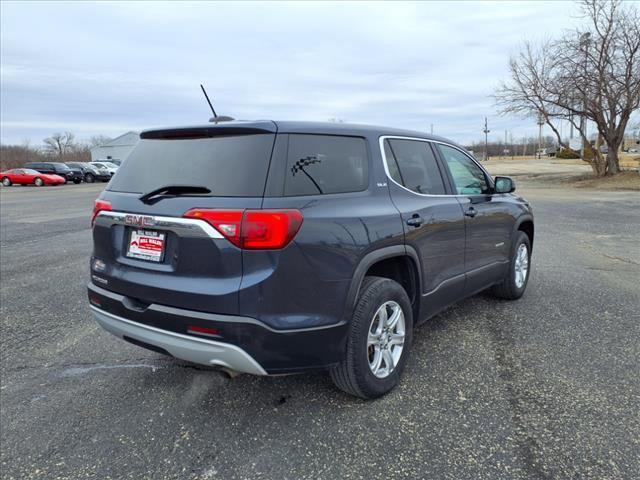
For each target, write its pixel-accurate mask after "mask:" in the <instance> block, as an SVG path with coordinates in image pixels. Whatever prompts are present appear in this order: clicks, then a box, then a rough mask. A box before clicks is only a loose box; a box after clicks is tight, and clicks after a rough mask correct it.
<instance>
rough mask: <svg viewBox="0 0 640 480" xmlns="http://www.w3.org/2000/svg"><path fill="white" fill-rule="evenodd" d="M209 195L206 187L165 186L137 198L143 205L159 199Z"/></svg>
mask: <svg viewBox="0 0 640 480" xmlns="http://www.w3.org/2000/svg"><path fill="white" fill-rule="evenodd" d="M207 193H211V190H209V189H208V188H207V187H199V186H196V185H166V186H164V187H160V188H156V189H154V190H151V191H150V192H147V193H145V194H143V195H141V196H140V197H139V199H140V201H141V202H143V203H153V201H152V200H153V199H154V198H157V199H159V197H166V196H171V197H177V196H179V195H205V194H207Z"/></svg>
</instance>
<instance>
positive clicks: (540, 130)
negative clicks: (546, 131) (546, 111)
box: [537, 114, 544, 158]
mask: <svg viewBox="0 0 640 480" xmlns="http://www.w3.org/2000/svg"><path fill="white" fill-rule="evenodd" d="M543 125H544V118H543V116H542V114H539V115H538V155H537V157H538V158H542V126H543Z"/></svg>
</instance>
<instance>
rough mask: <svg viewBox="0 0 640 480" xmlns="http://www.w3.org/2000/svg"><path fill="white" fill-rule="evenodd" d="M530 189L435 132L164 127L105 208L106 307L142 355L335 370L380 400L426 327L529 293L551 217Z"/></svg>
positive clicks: (98, 224)
mask: <svg viewBox="0 0 640 480" xmlns="http://www.w3.org/2000/svg"><path fill="white" fill-rule="evenodd" d="M514 189H515V185H514V182H513V181H512V180H511V179H510V178H508V177H496V178H495V179H492V178H491V176H490V175H489V174H487V172H486V171H485V170H484V169H483V168H482V167H481V166H480V165H479V164H478V163H477V162H476V161H475V160H474V158H473V157H472V156H470V155H469V154H468V153H467V152H466V151H465V150H464V149H463V148H461V147H459V146H457V145H455V144H454V143H452V142H450V141H448V140H445V139H443V138H437V137H432V136H427V135H424V134H422V133H419V132H412V131H404V130H394V129H388V128H380V127H370V126H362V125H346V124H323V123H305V122H273V121H256V122H226V123H218V124H208V125H204V126H195V127H181V128H171V129H162V130H149V131H146V132H143V133H142V134H141V135H140V142H139V143H138V144H137V146H136V147H135V149H134V150H133V152H132V153H131V155H130V156H129V157H128V159H127V161H126V162H124V163H123V165H122V166H121V167H120V169H119V170H118V172H117V173H116V174H115V176H114V177H113V179H112V180H111V183H110V184H109V186H108V187H107V189H106V190H105V191H104V192H103V193H102V194H101V195H100V197H99V199H98V200H96V204H95V209H94V214H93V240H94V251H93V256H92V258H91V283H90V284H89V286H88V289H89V292H88V293H89V301H90V304H91V309H92V311H93V313H94V315H95V318H96V320H97V321H98V322H99V323H100V325H102V326H103V327H104V328H105V329H106V330H108V331H110V332H111V333H113V334H115V335H117V336H119V337H121V338H123V339H124V340H126V341H128V342H131V343H133V344H135V345H138V346H141V347H145V348H148V349H151V350H155V351H157V352H161V353H164V354H168V355H172V356H174V357H177V358H181V359H184V360H188V361H191V362H196V363H200V364H204V365H210V366H219V367H224V368H226V369H229V370H234V371H239V372H247V373H252V374H256V375H269V374H284V373H295V372H300V371H305V370H310V369H328V370H329V371H330V372H331V376H332V378H333V380H334V381H335V383H336V384H337V386H338V387H340V388H341V389H343V390H345V391H347V392H349V393H351V394H354V395H357V396H360V397H364V398H374V397H377V396H380V395H383V394H385V393H386V392H388V391H390V390H391V389H392V388H393V387H394V386H395V385H396V384H397V383H398V381H399V378H400V375H401V373H402V371H403V369H404V366H405V364H406V362H407V358H408V356H409V350H410V347H411V340H412V336H413V332H414V327H415V326H416V325H419V324H420V323H422V322H424V321H426V320H427V319H428V318H430V317H432V316H433V315H435V314H437V313H438V312H439V311H441V310H442V309H444V308H446V307H447V306H448V305H451V304H452V303H454V302H456V301H458V300H460V299H462V298H464V297H467V296H469V295H473V294H475V293H477V292H480V291H482V290H485V289H488V288H492V289H493V291H494V292H495V293H496V294H497V295H498V296H500V297H502V298H509V299H515V298H519V297H520V296H521V295H522V294H523V293H524V290H525V288H526V285H527V280H528V277H529V272H530V258H531V247H532V245H533V235H534V226H533V215H532V213H531V208H530V206H529V203H528V202H527V201H526V200H524V199H522V198H519V197H517V196H515V195H513V193H512V192H513V191H514Z"/></svg>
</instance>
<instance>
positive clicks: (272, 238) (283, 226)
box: [242, 210, 302, 250]
mask: <svg viewBox="0 0 640 480" xmlns="http://www.w3.org/2000/svg"><path fill="white" fill-rule="evenodd" d="M300 225H302V213H300V211H299V210H246V211H245V212H244V217H243V219H242V248H247V249H258V250H259V249H269V250H271V249H274V250H277V249H279V248H284V247H285V246H286V245H288V244H289V242H290V241H291V240H293V237H295V236H296V233H298V230H299V229H300Z"/></svg>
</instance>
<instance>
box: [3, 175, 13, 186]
mask: <svg viewBox="0 0 640 480" xmlns="http://www.w3.org/2000/svg"><path fill="white" fill-rule="evenodd" d="M2 185H4V186H5V187H10V186H11V179H10V178H9V177H2Z"/></svg>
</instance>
